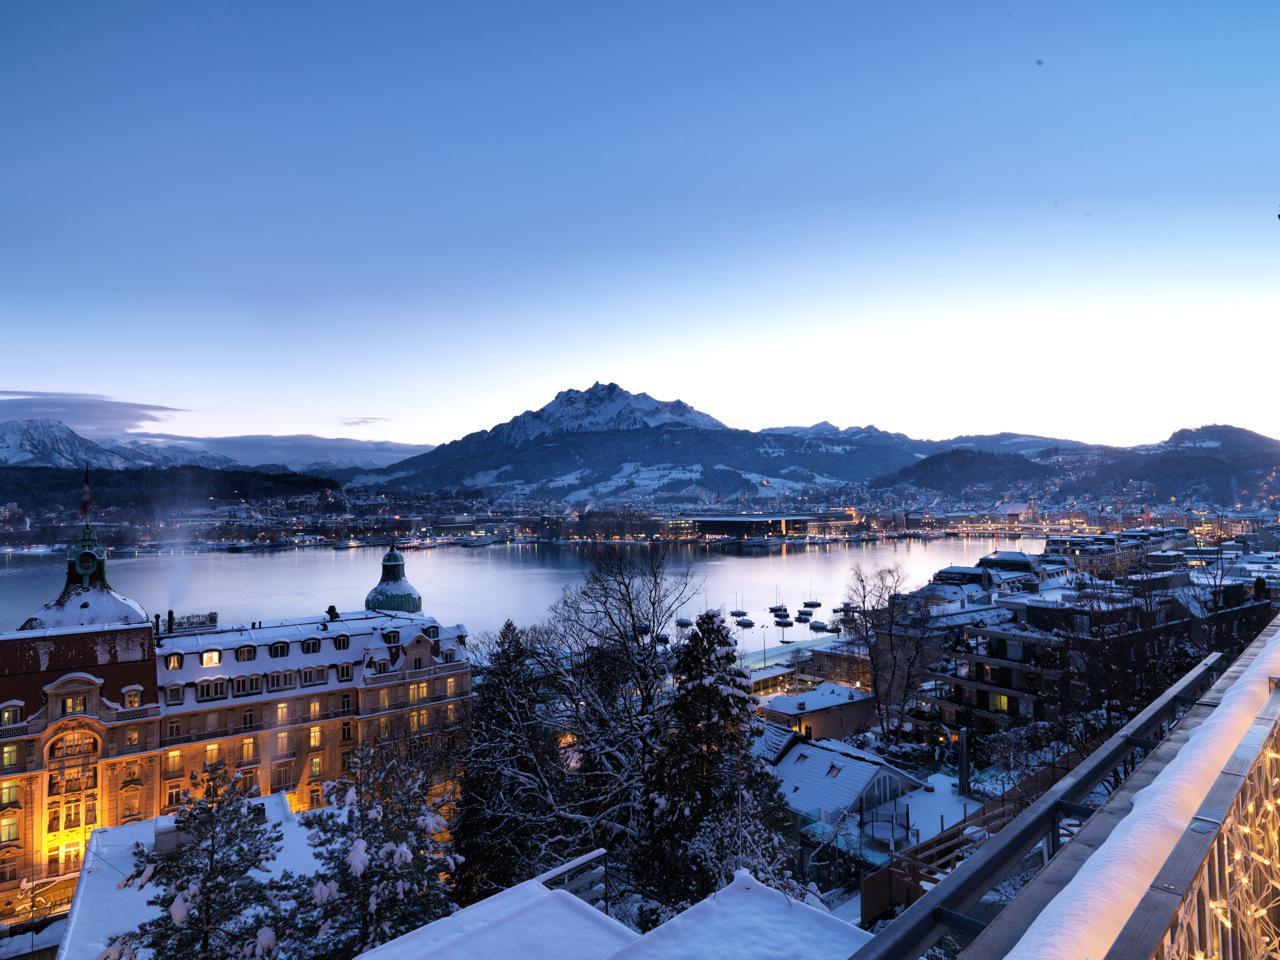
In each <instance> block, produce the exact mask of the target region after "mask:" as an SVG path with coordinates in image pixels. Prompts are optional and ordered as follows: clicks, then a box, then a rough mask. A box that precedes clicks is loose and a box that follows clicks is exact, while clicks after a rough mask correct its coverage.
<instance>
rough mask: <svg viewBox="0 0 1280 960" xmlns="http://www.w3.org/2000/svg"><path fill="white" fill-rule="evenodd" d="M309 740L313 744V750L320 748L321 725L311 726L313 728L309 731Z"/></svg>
mask: <svg viewBox="0 0 1280 960" xmlns="http://www.w3.org/2000/svg"><path fill="white" fill-rule="evenodd" d="M308 741H309V743H310V744H311V749H312V750H318V749H319V748H320V728H319V727H312V728H311V730H310V731H309V736H308Z"/></svg>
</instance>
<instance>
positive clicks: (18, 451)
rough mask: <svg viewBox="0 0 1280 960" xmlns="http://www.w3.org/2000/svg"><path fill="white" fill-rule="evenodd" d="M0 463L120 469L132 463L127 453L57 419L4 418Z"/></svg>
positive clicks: (0, 438) (17, 465)
mask: <svg viewBox="0 0 1280 960" xmlns="http://www.w3.org/2000/svg"><path fill="white" fill-rule="evenodd" d="M0 464H2V465H4V466H16V467H71V468H77V467H93V468H95V469H99V470H104V469H105V470H121V469H124V468H126V467H129V466H132V463H131V459H130V457H129V455H128V454H126V453H121V452H117V451H113V450H108V449H107V448H105V447H103V446H101V445H99V444H96V443H94V442H93V441H92V440H86V439H85V438H84V437H82V436H80V434H78V433H76V432H75V431H74V430H72V429H71V428H70V427H68V426H67V425H66V424H65V423H62V422H60V421H58V420H6V421H4V422H3V423H0Z"/></svg>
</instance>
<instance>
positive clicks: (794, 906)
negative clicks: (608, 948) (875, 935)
mask: <svg viewBox="0 0 1280 960" xmlns="http://www.w3.org/2000/svg"><path fill="white" fill-rule="evenodd" d="M870 939H871V934H869V933H867V931H865V930H861V929H859V928H858V927H855V926H854V925H853V924H851V923H846V922H845V921H843V920H838V919H836V918H835V917H833V916H832V915H831V914H829V913H827V912H826V911H825V910H821V909H818V908H817V907H811V906H809V905H808V904H805V903H801V902H800V901H798V900H792V899H791V898H789V897H787V896H785V895H784V894H782V893H780V892H778V891H777V890H774V889H772V888H771V887H766V886H765V885H764V884H762V883H760V882H759V881H758V880H756V879H755V877H753V876H751V874H750V873H748V872H747V871H746V870H739V871H737V872H736V873H735V874H734V877H733V881H732V882H731V883H730V884H729V885H728V886H726V887H725V888H724V889H723V890H720V891H719V892H717V893H713V894H712V895H711V896H709V897H707V898H706V899H705V900H701V901H699V902H698V903H695V904H694V905H693V906H691V907H690V908H689V909H688V910H685V911H684V912H683V913H680V914H677V915H676V916H674V917H672V918H671V919H670V920H668V921H667V922H666V923H664V924H662V925H661V926H658V927H655V928H654V929H652V930H650V931H649V932H648V933H646V934H645V935H644V936H643V937H641V938H640V939H639V940H636V941H635V942H634V943H631V944H629V945H628V946H625V947H623V948H622V949H621V950H619V951H618V952H617V953H615V954H613V955H612V956H611V957H610V958H609V960H720V958H724V960H742V958H744V957H751V958H765V957H778V958H803V960H846V958H848V957H849V956H851V955H852V954H853V953H854V952H855V951H856V950H858V948H860V947H861V946H862V945H863V944H864V943H866V942H867V941H868V940H870ZM520 955H522V956H523V952H521V954H520ZM512 956H516V954H512ZM561 956H563V957H569V956H574V957H576V956H577V955H576V954H573V953H571V952H566V953H562V954H561Z"/></svg>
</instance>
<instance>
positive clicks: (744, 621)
mask: <svg viewBox="0 0 1280 960" xmlns="http://www.w3.org/2000/svg"><path fill="white" fill-rule="evenodd" d="M734 622H735V623H737V625H738V626H740V627H754V626H755V625H756V622H755V621H754V620H750V619H748V618H747V617H739V618H738V619H737V620H735V621H734Z"/></svg>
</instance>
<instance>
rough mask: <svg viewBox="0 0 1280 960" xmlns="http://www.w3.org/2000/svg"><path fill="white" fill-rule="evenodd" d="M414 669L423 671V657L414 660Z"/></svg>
mask: <svg viewBox="0 0 1280 960" xmlns="http://www.w3.org/2000/svg"><path fill="white" fill-rule="evenodd" d="M413 669H415V670H421V669H422V658H421V657H414V658H413Z"/></svg>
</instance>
